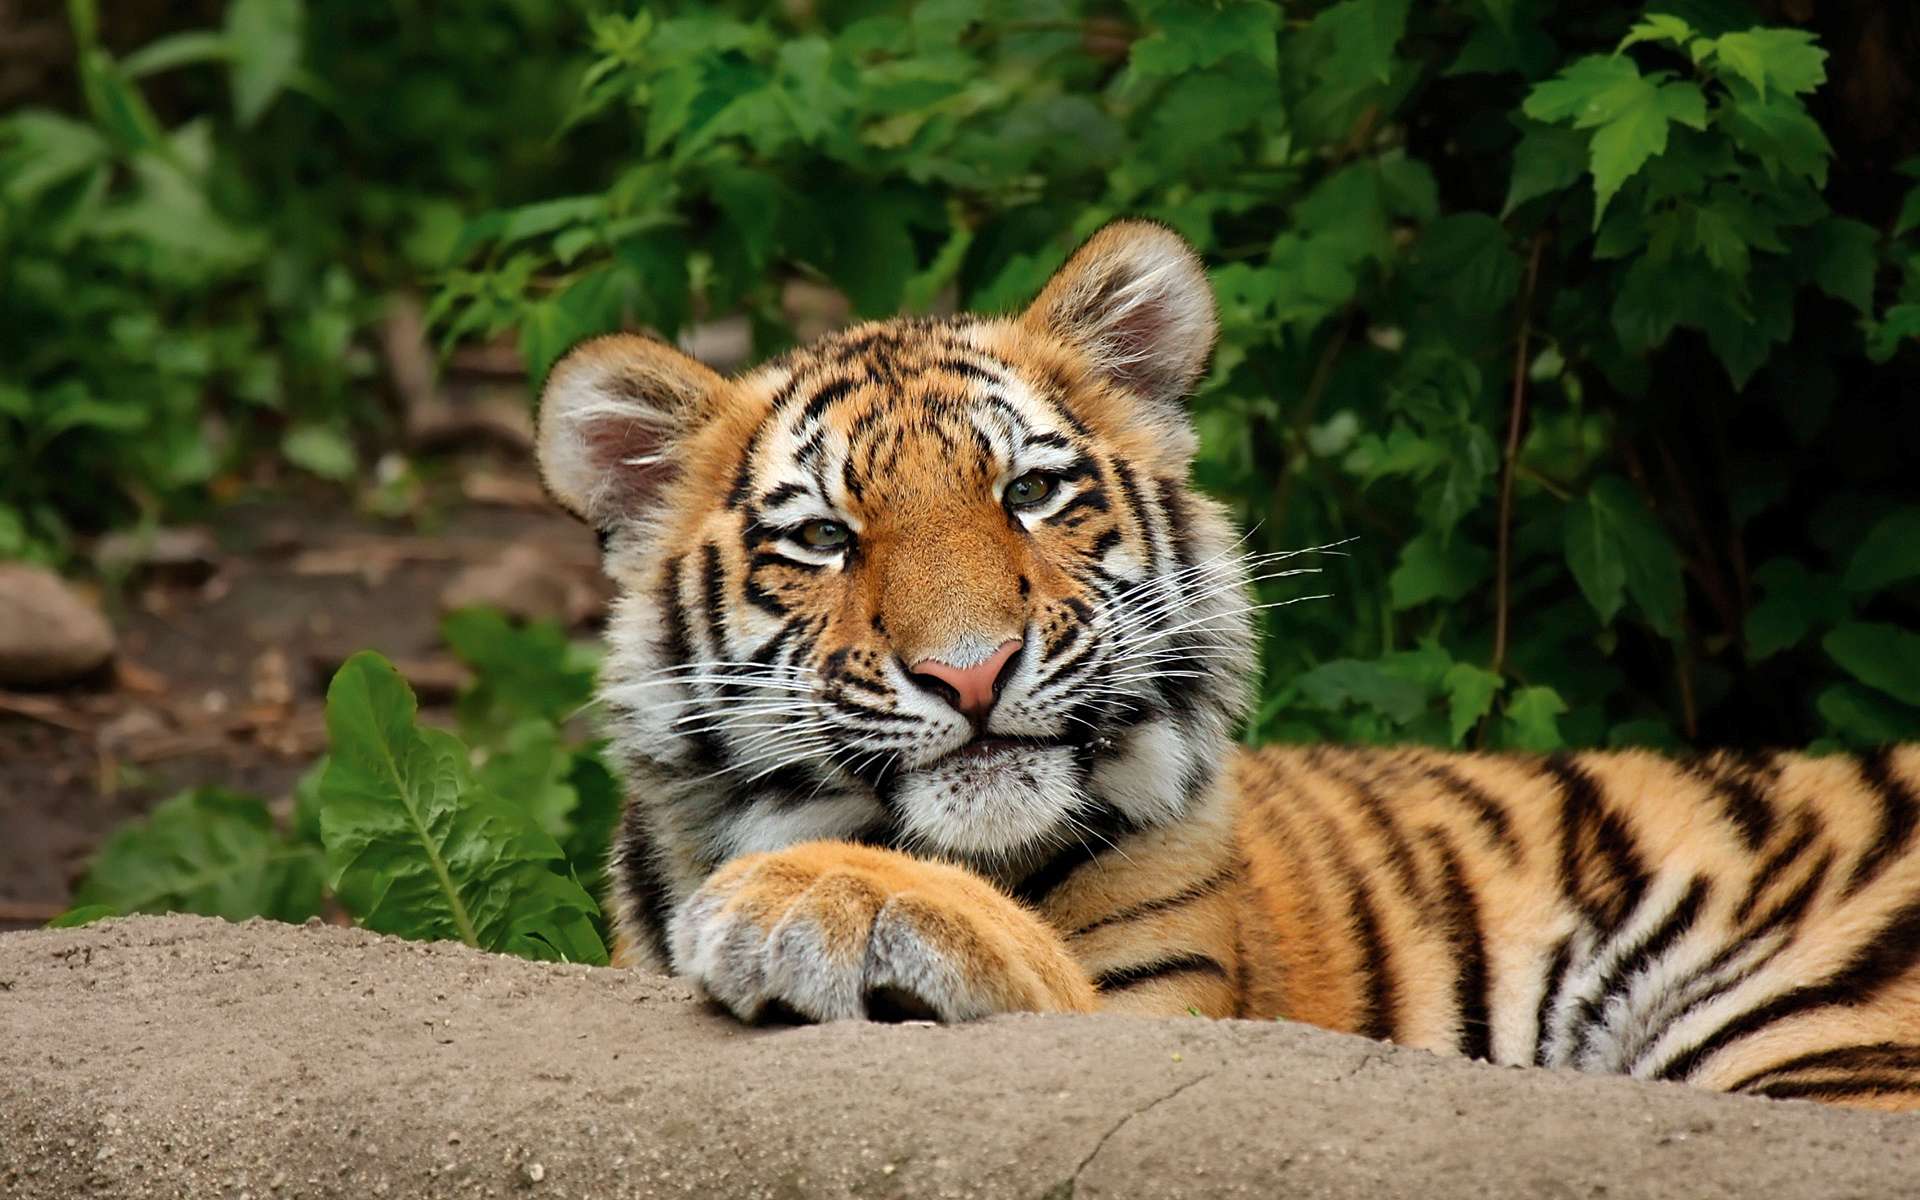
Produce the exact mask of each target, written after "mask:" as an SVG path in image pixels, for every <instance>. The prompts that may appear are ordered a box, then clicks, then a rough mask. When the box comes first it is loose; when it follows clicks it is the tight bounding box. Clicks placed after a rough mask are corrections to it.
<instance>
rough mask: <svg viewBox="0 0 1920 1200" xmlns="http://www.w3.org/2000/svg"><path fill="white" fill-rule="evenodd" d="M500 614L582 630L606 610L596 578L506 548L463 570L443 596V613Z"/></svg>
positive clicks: (536, 551) (533, 549) (531, 549)
mask: <svg viewBox="0 0 1920 1200" xmlns="http://www.w3.org/2000/svg"><path fill="white" fill-rule="evenodd" d="M473 607H481V608H497V609H499V610H500V611H501V612H503V613H506V614H507V615H508V616H510V617H518V618H520V619H521V620H523V621H558V622H559V623H560V624H562V625H566V626H571V625H578V624H580V623H581V622H582V621H585V620H587V619H588V618H590V617H593V616H595V615H597V614H599V613H600V612H601V611H602V610H603V609H604V608H605V607H606V596H605V593H604V592H603V591H602V589H601V587H600V586H598V574H597V572H595V573H592V574H589V573H588V572H587V571H583V570H582V569H581V567H580V565H579V564H577V563H573V562H562V561H559V560H556V559H555V558H554V557H553V556H552V555H550V554H546V553H544V552H542V551H541V550H540V548H539V547H537V546H533V545H527V544H524V543H522V544H518V545H513V546H509V547H507V549H505V550H504V551H502V552H501V554H500V556H499V557H498V558H495V559H493V560H492V561H491V562H484V563H476V564H474V565H473V566H470V567H466V568H464V569H463V570H462V571H461V572H460V573H459V574H458V575H455V576H454V577H453V578H452V579H450V580H448V581H447V586H446V587H445V588H443V589H441V592H440V608H441V610H442V611H443V612H452V611H454V610H455V609H459V608H473Z"/></svg>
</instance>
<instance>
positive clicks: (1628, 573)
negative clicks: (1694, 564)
mask: <svg viewBox="0 0 1920 1200" xmlns="http://www.w3.org/2000/svg"><path fill="white" fill-rule="evenodd" d="M1566 555H1567V566H1568V567H1569V568H1571V569H1572V571H1573V577H1574V579H1575V581H1576V582H1578V583H1579V585H1580V590H1581V591H1582V592H1583V593H1585V594H1586V597H1587V601H1588V602H1589V603H1590V604H1592V605H1593V610H1594V612H1595V613H1597V614H1599V617H1600V620H1601V621H1602V622H1603V623H1605V622H1611V621H1612V620H1613V618H1614V616H1615V614H1617V613H1618V612H1619V611H1620V604H1621V598H1622V595H1623V594H1626V595H1631V596H1632V597H1633V599H1634V601H1635V602H1636V603H1637V604H1638V605H1639V606H1640V609H1641V611H1642V612H1643V613H1644V614H1645V615H1646V618H1647V623H1648V624H1650V625H1652V626H1653V627H1654V629H1655V630H1656V631H1658V632H1660V633H1663V634H1667V635H1669V636H1671V635H1673V634H1674V633H1677V632H1678V630H1679V624H1680V607H1681V604H1682V603H1683V601H1684V600H1685V598H1686V597H1685V592H1684V588H1683V586H1682V583H1681V578H1680V555H1679V553H1678V552H1677V551H1676V550H1675V549H1674V548H1673V541H1672V539H1671V538H1669V537H1668V536H1667V531H1666V530H1665V529H1664V528H1662V527H1661V525H1660V522H1659V521H1658V520H1657V519H1656V518H1655V517H1654V515H1653V514H1652V513H1651V512H1648V511H1647V507H1646V505H1645V504H1643V503H1641V501H1640V497H1639V496H1638V495H1637V494H1636V493H1635V492H1634V490H1633V487H1632V485H1631V484H1629V483H1627V481H1626V480H1624V479H1621V478H1619V477H1618V476H1615V475H1603V476H1601V477H1600V478H1598V479H1596V480H1594V481H1593V486H1592V487H1591V488H1590V489H1588V492H1587V494H1586V495H1585V496H1583V497H1581V498H1580V499H1579V500H1577V501H1575V502H1574V503H1573V504H1572V505H1571V506H1570V507H1569V508H1568V511H1567V527H1566Z"/></svg>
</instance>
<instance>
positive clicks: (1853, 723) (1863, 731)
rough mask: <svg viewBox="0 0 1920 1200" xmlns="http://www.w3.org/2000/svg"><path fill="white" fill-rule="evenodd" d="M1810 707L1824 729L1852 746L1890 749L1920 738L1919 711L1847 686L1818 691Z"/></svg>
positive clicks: (1851, 685)
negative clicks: (1892, 746)
mask: <svg viewBox="0 0 1920 1200" xmlns="http://www.w3.org/2000/svg"><path fill="white" fill-rule="evenodd" d="M1813 706H1814V708H1815V709H1816V710H1817V711H1818V712H1819V713H1820V715H1821V717H1822V718H1824V719H1825V720H1826V722H1827V725H1828V727H1829V728H1830V729H1832V730H1833V731H1834V733H1836V734H1838V735H1839V736H1840V737H1841V738H1842V739H1843V740H1844V741H1846V742H1847V743H1848V744H1850V745H1853V746H1890V745H1893V744H1894V743H1896V742H1910V741H1913V740H1914V739H1915V738H1916V737H1920V709H1914V708H1910V707H1908V706H1906V705H1904V704H1895V703H1894V702H1893V701H1891V700H1888V699H1887V698H1886V697H1884V696H1881V695H1879V694H1877V693H1875V692H1870V691H1868V690H1867V689H1866V688H1863V687H1857V686H1855V685H1854V684H1851V683H1836V684H1834V685H1833V686H1831V687H1828V688H1826V689H1824V690H1822V691H1821V693H1820V695H1819V696H1818V697H1817V698H1816V699H1815V700H1814V702H1813Z"/></svg>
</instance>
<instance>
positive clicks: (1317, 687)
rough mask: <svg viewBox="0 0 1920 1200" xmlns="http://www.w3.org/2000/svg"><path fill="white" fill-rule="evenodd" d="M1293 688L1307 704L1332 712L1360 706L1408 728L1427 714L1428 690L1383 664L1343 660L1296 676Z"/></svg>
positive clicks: (1322, 665) (1326, 663) (1328, 663)
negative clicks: (1349, 706) (1421, 715)
mask: <svg viewBox="0 0 1920 1200" xmlns="http://www.w3.org/2000/svg"><path fill="white" fill-rule="evenodd" d="M1293 687H1294V689H1295V690H1296V691H1298V692H1299V693H1300V694H1301V696H1302V697H1304V698H1305V699H1306V701H1307V703H1309V704H1311V705H1313V706H1314V707H1316V708H1320V709H1325V710H1327V711H1329V712H1337V711H1339V710H1340V709H1341V708H1343V707H1344V706H1346V705H1347V704H1350V703H1351V704H1360V705H1363V706H1365V707H1367V708H1370V709H1372V710H1373V711H1375V712H1377V713H1380V714H1381V715H1382V716H1385V717H1386V718H1387V719H1388V720H1390V721H1393V722H1394V723H1395V724H1399V725H1404V724H1406V723H1407V722H1409V721H1411V720H1413V719H1414V718H1415V717H1417V716H1419V715H1420V714H1421V713H1422V712H1424V711H1426V707H1427V691H1426V689H1425V688H1423V687H1421V686H1420V685H1419V684H1417V683H1413V682H1411V681H1409V680H1407V679H1403V678H1401V677H1399V676H1397V675H1393V674H1390V673H1389V672H1387V671H1386V670H1384V669H1382V667H1381V666H1380V664H1379V663H1373V662H1366V661H1363V660H1360V659H1352V658H1342V659H1335V660H1333V661H1332V662H1324V663H1321V664H1320V665H1319V666H1317V667H1315V668H1313V669H1312V670H1311V671H1307V672H1305V673H1304V674H1301V675H1299V676H1296V677H1295V678H1294V680H1293Z"/></svg>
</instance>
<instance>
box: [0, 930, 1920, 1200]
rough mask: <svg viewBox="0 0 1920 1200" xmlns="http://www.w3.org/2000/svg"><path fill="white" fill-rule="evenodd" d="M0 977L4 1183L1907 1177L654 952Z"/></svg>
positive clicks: (1551, 1107) (147, 948)
mask: <svg viewBox="0 0 1920 1200" xmlns="http://www.w3.org/2000/svg"><path fill="white" fill-rule="evenodd" d="M262 968H264V969H262ZM0 984H4V986H0V1130H5V1131H6V1132H5V1134H4V1136H0V1195H5V1196H7V1197H9V1198H10V1200H14V1198H17V1200H39V1198H41V1197H47V1198H50V1200H51V1198H54V1197H59V1198H62V1200H64V1198H65V1197H71V1196H238V1195H239V1194H240V1193H242V1192H251V1193H253V1194H254V1195H256V1196H259V1195H276V1196H284V1195H291V1194H297V1195H300V1196H303V1197H315V1198H324V1197H341V1198H343V1200H344V1198H347V1197H352V1198H354V1200H359V1198H360V1197H365V1196H372V1195H378V1194H381V1192H382V1191H383V1190H385V1191H386V1193H387V1194H390V1195H405V1196H416V1197H423V1198H428V1197H449V1198H461V1200H465V1198H468V1197H472V1198H475V1200H478V1198H479V1197H482V1196H488V1195H491V1196H495V1197H505V1196H515V1195H531V1196H541V1195H547V1194H551V1195H555V1196H559V1195H566V1196H571V1197H580V1196H595V1197H606V1198H608V1200H620V1198H622V1197H648V1198H651V1200H667V1198H670V1197H677V1196H687V1197H700V1198H702V1200H705V1198H707V1197H715V1196H782V1197H812V1196H821V1197H839V1196H848V1197H855V1196H858V1197H868V1198H887V1200H899V1198H903V1197H916V1196H929V1197H932V1196H938V1197H953V1198H956V1200H958V1198H961V1197H976V1198H980V1200H987V1198H992V1197H1001V1196H1005V1197H1023V1198H1028V1200H1031V1198H1033V1197H1043V1196H1047V1197H1062V1198H1064V1197H1079V1198H1081V1200H1089V1198H1093V1197H1109V1198H1110V1197H1125V1196H1151V1197H1156V1198H1165V1200H1180V1198H1182V1197H1193V1198H1196V1200H1197V1198H1200V1197H1215V1196H1244V1197H1266V1196H1290V1197H1318V1198H1320V1200H1342V1198H1347V1197H1352V1198H1361V1197H1364V1198H1365V1200H1450V1198H1452V1197H1475V1198H1479V1200H1520V1198H1522V1197H1529V1198H1530V1197H1540V1196H1556V1197H1574V1196H1579V1197H1594V1196H1606V1197H1634V1198H1635V1200H1661V1198H1673V1200H1679V1198H1686V1200H1699V1198H1705V1197H1736V1196H1764V1197H1767V1200H1802V1198H1807V1200H1811V1198H1813V1197H1839V1196H1850V1197H1894V1196H1910V1195H1912V1194H1914V1181H1915V1179H1916V1178H1920V1137H1916V1136H1915V1129H1916V1126H1915V1124H1914V1118H1913V1117H1912V1116H1911V1115H1896V1114H1889V1113H1870V1112H1855V1111H1847V1110H1843V1109H1836V1108H1827V1107H1822V1106H1819V1105H1815V1104H1809V1103H1806V1102H1804V1101H1787V1102H1781V1101H1771V1100H1762V1099H1755V1098H1752V1097H1741V1096H1721V1095H1715V1094H1713V1093H1711V1092H1706V1091H1701V1090H1699V1089H1696V1088H1689V1087H1684V1086H1680V1085H1677V1084H1650V1083H1640V1082H1636V1081H1634V1080H1630V1079H1622V1078H1617V1077H1606V1076H1596V1075H1581V1074H1577V1073H1575V1072H1571V1071H1545V1070H1533V1069H1519V1068H1504V1067H1493V1066H1488V1065H1486V1064H1483V1063H1471V1062H1467V1061H1464V1060H1462V1059H1457V1058H1441V1057H1438V1056H1436V1055H1432V1054H1426V1053H1423V1052H1421V1051H1418V1050H1407V1049H1403V1048H1396V1047H1394V1046H1390V1045H1387V1044H1385V1043H1381V1042H1371V1041H1367V1040H1364V1039H1362V1038H1356V1037H1348V1036H1345V1035H1341V1034H1334V1033H1327V1032H1325V1031H1323V1030H1318V1029H1311V1028H1308V1027H1306V1026H1303V1025H1296V1024H1292V1023H1290V1022H1285V1021H1205V1020H1198V1019H1195V1018H1191V1017H1176V1018H1170V1019H1158V1020H1155V1019H1149V1018H1142V1017H1123V1016H1117V1015H1101V1016H1091V1017H1037V1016H1030V1015H1020V1016H1008V1017H995V1018H992V1019H991V1020H986V1021H974V1022H970V1023H968V1024H965V1025H955V1026H944V1025H932V1024H923V1025H886V1024H868V1023H866V1022H860V1021H839V1022H835V1023H833V1024H831V1025H813V1026H800V1027H797V1028H777V1027H776V1028H761V1029H748V1028H744V1027H742V1026H740V1025H738V1024H736V1023H735V1022H734V1021H732V1020H731V1019H730V1018H727V1017H724V1016H721V1015H718V1014H717V1013H716V1012H715V1010H714V1009H713V1008H712V1007H711V1006H710V1005H707V1004H705V1003H703V1002H702V1001H701V1000H700V999H699V998H698V997H696V996H695V995H694V994H693V992H692V991H691V990H690V989H689V988H687V987H686V986H685V985H683V984H681V983H678V982H676V981H673V980H669V979H665V978H662V977H661V976H658V975H654V974H650V973H647V972H644V971H639V970H628V971H618V970H607V969H603V968H602V969H596V968H587V967H581V966H578V965H570V964H557V963H531V962H523V961H521V960H519V959H512V958H504V957H500V956H498V955H488V954H482V953H479V952H478V951H474V950H469V949H467V948H465V947H463V946H458V945H451V944H438V945H422V944H419V943H412V942H401V941H397V940H395V939H392V938H383V937H378V936H375V935H373V934H370V933H366V932H364V931H362V930H358V929H337V928H333V927H328V926H320V927H314V926H309V927H304V928H303V927H301V926H297V925H280V924H275V923H272V922H268V921H250V922H248V923H246V924H244V925H231V924H228V923H226V922H223V921H218V920H212V919H209V918H204V917H183V916H172V917H135V918H131V919H127V920H117V921H108V922H103V923H101V924H99V925H94V926H90V927H88V928H85V929H62V930H45V931H33V932H28V933H12V934H4V935H0ZM448 1022H450V1023H451V1025H450V1026H449V1025H448V1024H447V1023H448ZM449 1027H450V1028H451V1029H452V1030H454V1031H456V1034H457V1035H456V1034H449V1033H447V1032H446V1030H447V1029H448V1028H449ZM448 1130H457V1131H459V1137H458V1138H457V1139H456V1138H453V1137H450V1136H448ZM103 1151H105V1152H107V1153H103ZM276 1179H284V1180H286V1181H289V1188H290V1190H281V1191H276V1190H274V1181H275V1180H276Z"/></svg>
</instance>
